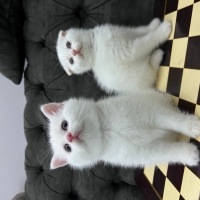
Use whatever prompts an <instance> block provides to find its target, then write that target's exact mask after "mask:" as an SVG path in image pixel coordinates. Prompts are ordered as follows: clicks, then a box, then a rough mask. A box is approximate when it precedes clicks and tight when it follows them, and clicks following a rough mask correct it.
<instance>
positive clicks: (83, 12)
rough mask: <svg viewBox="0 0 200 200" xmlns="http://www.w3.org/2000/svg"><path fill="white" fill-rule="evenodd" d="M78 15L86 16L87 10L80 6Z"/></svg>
mask: <svg viewBox="0 0 200 200" xmlns="http://www.w3.org/2000/svg"><path fill="white" fill-rule="evenodd" d="M78 16H79V17H80V18H85V17H86V16H87V12H86V10H85V9H83V8H81V9H80V10H79V11H78Z"/></svg>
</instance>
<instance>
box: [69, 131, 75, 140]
mask: <svg viewBox="0 0 200 200" xmlns="http://www.w3.org/2000/svg"><path fill="white" fill-rule="evenodd" d="M74 138H75V137H73V135H72V133H70V132H69V133H68V134H67V141H68V142H72V141H73V139H74Z"/></svg>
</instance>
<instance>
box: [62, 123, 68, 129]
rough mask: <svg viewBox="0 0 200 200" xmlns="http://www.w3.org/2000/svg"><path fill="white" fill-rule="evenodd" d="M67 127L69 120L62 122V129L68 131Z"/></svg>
mask: <svg viewBox="0 0 200 200" xmlns="http://www.w3.org/2000/svg"><path fill="white" fill-rule="evenodd" d="M67 127H68V122H67V121H63V122H62V124H61V128H62V130H64V131H66V130H67Z"/></svg>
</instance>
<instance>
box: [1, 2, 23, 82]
mask: <svg viewBox="0 0 200 200" xmlns="http://www.w3.org/2000/svg"><path fill="white" fill-rule="evenodd" d="M23 24H24V12H23V8H22V0H0V73H2V74H3V75H4V76H5V77H7V78H9V79H10V80H11V81H13V82H14V83H15V84H19V83H20V82H21V80H22V74H23V69H24V41H23Z"/></svg>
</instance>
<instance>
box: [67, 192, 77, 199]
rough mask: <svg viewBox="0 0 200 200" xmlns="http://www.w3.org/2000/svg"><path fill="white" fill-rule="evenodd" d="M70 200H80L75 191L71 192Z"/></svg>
mask: <svg viewBox="0 0 200 200" xmlns="http://www.w3.org/2000/svg"><path fill="white" fill-rule="evenodd" d="M68 200H78V196H77V194H76V193H75V192H73V191H72V192H70V193H69V198H68Z"/></svg>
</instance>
